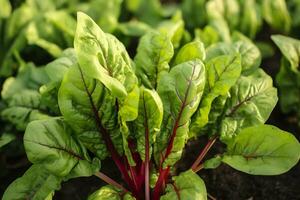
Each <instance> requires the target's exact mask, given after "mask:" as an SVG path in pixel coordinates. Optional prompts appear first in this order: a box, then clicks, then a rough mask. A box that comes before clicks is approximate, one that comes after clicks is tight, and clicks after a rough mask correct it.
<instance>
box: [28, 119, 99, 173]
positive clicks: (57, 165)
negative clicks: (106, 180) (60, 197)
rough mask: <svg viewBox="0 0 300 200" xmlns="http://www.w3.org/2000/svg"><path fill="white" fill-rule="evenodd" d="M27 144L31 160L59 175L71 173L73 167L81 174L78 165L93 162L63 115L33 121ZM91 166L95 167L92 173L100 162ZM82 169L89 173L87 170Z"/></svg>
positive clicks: (29, 126) (29, 129)
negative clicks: (61, 117)
mask: <svg viewBox="0 0 300 200" xmlns="http://www.w3.org/2000/svg"><path fill="white" fill-rule="evenodd" d="M24 146H25V150H26V154H27V157H28V159H29V160H30V161H31V162H32V163H34V164H41V165H43V166H44V167H45V169H47V170H48V171H49V172H51V173H52V174H54V175H56V176H60V177H63V176H67V175H69V174H70V172H71V171H76V174H78V169H77V167H79V168H81V165H82V164H83V165H87V164H89V162H90V159H89V157H88V155H87V152H86V150H85V149H84V147H83V146H82V145H81V144H80V143H78V142H77V141H76V140H75V139H74V138H73V137H72V131H71V129H70V128H69V127H68V126H67V125H66V124H65V122H64V121H63V120H62V119H60V118H52V119H46V120H37V121H33V122H31V123H30V124H29V125H28V126H27V128H26V131H25V135H24ZM36 152H39V153H36ZM91 164H92V163H91ZM93 164H94V163H93ZM98 167H99V163H98ZM89 168H90V169H92V170H91V171H90V174H88V175H89V176H90V175H92V174H93V173H94V170H96V169H95V168H97V166H95V167H89ZM82 173H83V175H86V170H84V171H83V172H82Z"/></svg>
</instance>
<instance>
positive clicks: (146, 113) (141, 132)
mask: <svg viewBox="0 0 300 200" xmlns="http://www.w3.org/2000/svg"><path fill="white" fill-rule="evenodd" d="M140 90H141V94H140V102H139V115H138V117H137V119H136V120H135V121H134V125H135V130H134V132H135V133H136V135H135V138H136V139H137V150H138V152H139V154H140V156H141V158H142V159H143V160H145V142H146V137H147V138H148V139H147V140H148V144H149V147H150V149H149V151H150V152H149V154H150V157H151V151H152V148H151V146H152V144H153V143H154V142H155V139H156V135H157V133H158V132H159V130H160V125H161V122H162V117H163V105H162V102H161V99H160V97H159V95H158V94H157V93H156V91H155V90H149V89H146V88H143V87H141V89H140Z"/></svg>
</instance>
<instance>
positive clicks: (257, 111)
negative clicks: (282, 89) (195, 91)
mask: <svg viewBox="0 0 300 200" xmlns="http://www.w3.org/2000/svg"><path fill="white" fill-rule="evenodd" d="M230 96H231V98H229V99H228V100H227V102H226V105H225V116H223V118H222V123H221V129H220V134H221V139H222V140H223V141H228V140H230V139H231V138H232V137H234V136H235V135H236V134H237V133H238V132H239V130H241V129H242V128H246V127H249V126H254V125H257V124H263V123H265V122H266V120H267V119H268V118H269V116H270V114H271V112H272V110H273V108H274V107H275V105H276V103H277V100H278V98H277V90H276V88H274V87H273V81H272V78H271V77H269V76H268V75H267V74H266V73H265V72H264V71H263V70H261V69H258V70H257V71H256V72H255V73H253V74H251V75H249V76H241V77H240V79H239V80H238V81H237V83H236V84H235V85H234V86H233V87H232V88H231V90H230Z"/></svg>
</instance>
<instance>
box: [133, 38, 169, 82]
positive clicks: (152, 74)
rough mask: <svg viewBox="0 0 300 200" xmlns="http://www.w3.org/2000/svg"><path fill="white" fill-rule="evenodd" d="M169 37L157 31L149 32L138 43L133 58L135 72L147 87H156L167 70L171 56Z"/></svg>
mask: <svg viewBox="0 0 300 200" xmlns="http://www.w3.org/2000/svg"><path fill="white" fill-rule="evenodd" d="M173 51H174V50H173V46H172V42H171V40H170V38H168V37H167V36H166V35H164V34H161V33H158V32H149V33H147V34H146V35H144V36H143V37H142V38H141V40H140V43H139V46H138V49H137V54H136V56H135V58H134V62H135V64H136V73H137V75H138V77H139V78H140V79H141V82H142V84H143V85H144V86H145V87H147V88H156V86H157V82H158V80H159V78H160V76H161V74H162V73H163V72H167V71H169V64H168V63H169V62H170V60H171V59H172V57H173V54H174V52H173Z"/></svg>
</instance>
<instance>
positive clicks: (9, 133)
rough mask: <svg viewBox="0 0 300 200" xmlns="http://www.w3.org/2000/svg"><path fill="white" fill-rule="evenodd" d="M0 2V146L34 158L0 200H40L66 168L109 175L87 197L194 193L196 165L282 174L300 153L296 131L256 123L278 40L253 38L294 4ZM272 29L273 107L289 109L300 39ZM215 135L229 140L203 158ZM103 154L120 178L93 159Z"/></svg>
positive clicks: (202, 194)
mask: <svg viewBox="0 0 300 200" xmlns="http://www.w3.org/2000/svg"><path fill="white" fill-rule="evenodd" d="M0 3H1V5H3V6H2V7H1V8H0V44H1V46H0V65H1V67H0V74H1V82H3V84H2V88H1V89H2V91H1V104H0V110H1V122H0V123H1V128H0V130H1V140H0V145H1V146H0V147H1V150H2V151H3V152H4V153H5V152H10V154H11V156H13V155H14V154H16V153H17V151H15V149H18V152H19V154H23V153H24V152H23V146H24V149H25V153H26V156H27V158H28V160H29V161H30V162H31V163H32V166H31V167H30V168H29V169H28V170H27V171H26V172H25V174H24V175H23V176H22V177H20V178H18V179H16V180H15V181H14V182H13V183H11V184H10V186H9V187H8V188H7V189H6V191H5V193H4V195H3V197H2V199H4V200H6V199H7V200H13V199H36V200H39V199H41V200H45V199H47V200H48V199H52V198H53V196H55V191H56V190H59V189H60V187H61V184H62V183H64V182H67V181H68V180H70V179H74V178H78V177H90V176H97V177H99V178H100V179H102V180H103V181H104V182H106V183H107V185H106V186H103V187H101V188H99V189H98V190H97V191H95V192H94V193H93V194H91V195H89V197H88V199H89V200H100V199H101V200H105V199H137V200H140V199H145V200H150V199H153V200H158V199H162V200H164V199H166V200H167V199H186V200H188V199H199V200H200V199H207V195H208V194H207V191H206V187H205V183H204V181H203V180H202V179H201V177H200V176H199V175H197V172H198V171H200V170H205V169H215V168H217V167H218V166H220V165H221V164H222V163H223V164H226V165H229V166H231V167H232V168H234V169H236V170H239V171H242V172H245V173H248V174H252V175H278V174H282V173H285V172H287V171H288V170H290V169H291V168H292V167H293V166H294V165H296V164H297V163H298V162H299V159H300V144H299V141H298V140H297V139H296V138H295V136H293V135H292V134H290V133H288V132H286V131H284V130H281V129H279V128H276V127H275V126H272V125H266V124H265V122H266V121H267V119H268V118H269V116H270V114H271V112H272V110H273V109H274V107H275V105H276V104H277V101H278V95H277V89H276V88H275V87H274V86H273V80H272V78H271V77H270V76H269V75H267V74H266V73H265V72H264V70H263V69H262V68H261V67H260V65H261V61H262V59H263V58H265V57H268V56H272V55H273V53H274V50H273V48H272V46H270V43H266V42H265V41H257V40H256V39H255V37H256V35H257V34H258V33H259V31H260V30H261V29H262V27H263V26H262V24H265V23H266V24H268V25H269V27H270V28H272V29H274V30H280V31H282V33H284V34H290V35H291V36H293V35H297V27H299V24H298V22H297V21H296V20H291V19H293V18H294V17H295V16H296V15H297V13H298V12H297V10H298V9H299V8H300V4H299V2H298V1H296V0H295V1H289V2H288V4H286V2H285V1H283V0H280V1H279V0H276V1H267V0H261V1H239V0H236V1H229V0H210V1H204V0H185V1H183V2H182V3H178V4H161V3H160V2H159V1H156V0H152V1H146V0H145V1H144V0H126V1H121V0H114V1H104V0H91V1H79V0H72V1H54V0H52V1H51V0H47V1H35V0H26V1H16V2H14V4H11V2H10V1H8V0H1V1H0ZM249 8H253V9H249ZM254 8H255V9H254ZM196 10H197V12H196ZM200 10H201V11H202V12H199V11H200ZM77 11H80V12H77ZM76 13H77V14H76ZM85 13H86V14H85ZM295 19H297V18H296V17H295ZM272 40H273V41H274V43H275V44H276V45H277V46H278V47H279V49H280V51H281V52H282V54H283V57H282V61H281V67H280V71H279V73H278V75H277V78H276V83H277V85H278V88H279V97H280V106H281V108H282V111H283V112H286V113H297V112H299V107H300V94H299V92H300V89H299V87H300V82H299V81H300V79H299V71H298V70H299V69H298V66H299V56H300V42H299V41H298V40H296V39H292V38H289V37H287V36H283V35H273V36H272ZM298 116H299V117H300V114H298ZM23 134H24V135H23ZM20 138H21V139H20ZM201 138H206V139H207V144H206V145H205V147H204V148H201V147H199V148H197V149H195V150H194V151H197V152H199V156H198V157H196V158H195V161H194V163H193V164H192V165H191V166H190V167H189V168H187V169H185V171H178V170H177V168H176V164H178V163H180V162H184V159H182V153H183V152H184V150H185V148H186V144H187V143H188V142H189V141H191V140H198V139H201ZM216 143H222V144H224V145H225V148H224V150H222V151H220V152H218V153H217V154H216V155H214V156H212V157H209V158H208V159H207V156H206V155H207V153H208V151H209V150H210V148H211V147H212V146H213V145H215V144H216ZM108 157H110V158H111V160H112V163H109V164H112V165H114V166H115V167H116V168H117V169H118V170H119V173H120V179H119V180H114V179H112V178H111V177H110V175H109V174H105V173H103V171H102V170H101V163H103V162H102V161H103V160H104V159H106V158H108Z"/></svg>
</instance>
